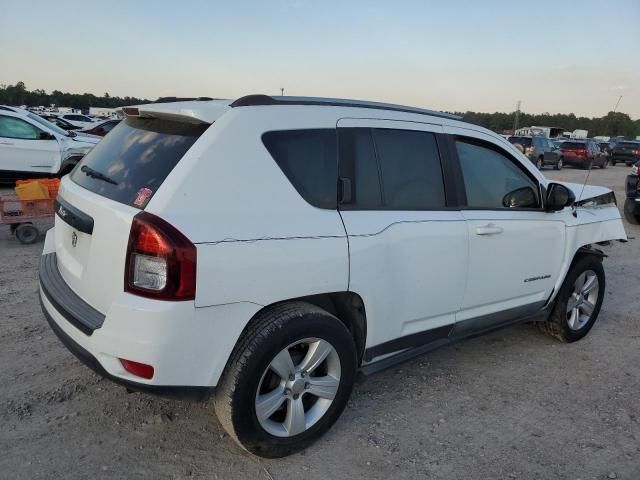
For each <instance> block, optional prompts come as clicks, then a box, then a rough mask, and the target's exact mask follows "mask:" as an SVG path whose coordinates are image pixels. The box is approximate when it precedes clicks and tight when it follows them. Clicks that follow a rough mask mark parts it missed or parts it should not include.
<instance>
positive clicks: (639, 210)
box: [624, 162, 640, 225]
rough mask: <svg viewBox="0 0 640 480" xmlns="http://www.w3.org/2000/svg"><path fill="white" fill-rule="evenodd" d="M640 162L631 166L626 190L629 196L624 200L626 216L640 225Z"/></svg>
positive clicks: (633, 222)
mask: <svg viewBox="0 0 640 480" xmlns="http://www.w3.org/2000/svg"><path fill="white" fill-rule="evenodd" d="M639 171H640V162H637V163H636V164H635V165H634V166H633V167H631V173H630V174H629V175H628V176H627V182H626V185H625V190H626V192H627V198H626V199H625V202H624V216H625V218H626V219H627V221H628V222H629V223H632V224H634V225H640V176H639Z"/></svg>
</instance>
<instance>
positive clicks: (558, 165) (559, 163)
mask: <svg viewBox="0 0 640 480" xmlns="http://www.w3.org/2000/svg"><path fill="white" fill-rule="evenodd" d="M563 166H564V165H563V163H562V157H561V158H559V159H558V162H557V163H556V165H555V167H554V168H555V169H556V170H562V167H563Z"/></svg>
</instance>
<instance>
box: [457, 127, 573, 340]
mask: <svg viewBox="0 0 640 480" xmlns="http://www.w3.org/2000/svg"><path fill="white" fill-rule="evenodd" d="M447 132H448V133H450V134H452V137H451V142H452V147H451V150H452V151H453V152H454V155H455V158H456V159H457V163H458V166H459V168H460V172H461V176H462V183H463V185H464V192H465V197H466V200H465V204H466V206H465V207H463V210H462V213H463V216H464V218H465V219H466V220H467V227H468V235H469V269H468V275H467V279H466V280H467V283H466V285H467V286H466V291H465V294H464V299H463V301H462V308H461V311H460V312H459V314H458V315H457V317H456V322H457V323H456V331H457V333H459V334H461V335H465V334H468V333H470V332H472V331H475V330H483V329H486V328H490V327H492V326H494V325H496V324H499V323H502V322H504V321H508V320H511V319H513V318H514V317H520V316H524V315H527V314H529V313H533V312H535V311H537V310H538V309H539V308H541V307H542V306H543V305H544V304H545V302H546V300H547V299H548V298H549V296H550V295H551V292H552V289H553V286H554V283H555V281H556V279H557V276H558V274H559V271H560V267H561V265H562V260H563V257H564V245H565V224H564V221H563V220H562V218H561V215H560V214H554V213H547V212H545V211H544V210H543V209H542V200H541V196H542V193H541V188H540V185H539V183H538V180H537V179H536V177H535V176H534V175H533V174H532V173H531V172H529V171H528V170H527V169H526V168H525V167H524V165H523V164H522V163H520V161H518V159H516V158H514V157H513V156H512V155H511V153H510V152H509V151H507V150H506V149H504V148H503V147H502V146H501V145H500V144H499V143H498V142H497V141H496V140H495V139H493V138H492V137H491V136H489V135H486V134H484V133H481V132H476V131H474V130H469V129H464V128H458V127H447Z"/></svg>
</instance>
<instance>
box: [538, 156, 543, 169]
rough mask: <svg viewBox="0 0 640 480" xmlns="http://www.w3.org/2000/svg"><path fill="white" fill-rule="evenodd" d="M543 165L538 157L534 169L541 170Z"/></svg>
mask: <svg viewBox="0 0 640 480" xmlns="http://www.w3.org/2000/svg"><path fill="white" fill-rule="evenodd" d="M543 165H544V162H543V161H542V157H538V159H537V160H536V168H537V169H538V170H542V166H543Z"/></svg>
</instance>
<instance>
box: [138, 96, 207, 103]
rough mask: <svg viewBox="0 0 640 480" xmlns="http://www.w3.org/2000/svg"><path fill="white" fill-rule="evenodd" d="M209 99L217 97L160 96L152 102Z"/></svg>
mask: <svg viewBox="0 0 640 480" xmlns="http://www.w3.org/2000/svg"><path fill="white" fill-rule="evenodd" d="M193 100H196V101H207V100H215V98H210V97H160V98H158V99H157V100H155V101H153V102H151V103H173V102H190V101H193Z"/></svg>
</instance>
